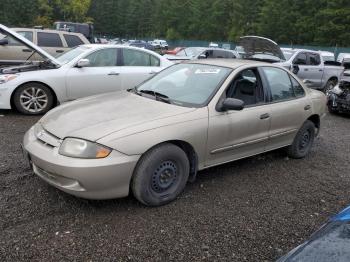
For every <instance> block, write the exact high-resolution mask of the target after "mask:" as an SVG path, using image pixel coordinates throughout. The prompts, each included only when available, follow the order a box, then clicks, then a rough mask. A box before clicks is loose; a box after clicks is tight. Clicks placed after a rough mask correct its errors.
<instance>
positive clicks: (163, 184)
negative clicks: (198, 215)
mask: <svg viewBox="0 0 350 262" xmlns="http://www.w3.org/2000/svg"><path fill="white" fill-rule="evenodd" d="M189 166H190V165H189V160H188V158H187V155H186V153H185V152H184V151H183V150H182V149H181V148H179V147H177V146H175V145H173V144H162V145H159V146H157V147H155V148H153V149H151V150H150V151H149V152H147V153H146V154H145V155H144V156H143V157H142V158H141V159H140V161H139V163H138V164H137V167H136V168H135V171H134V175H133V179H132V182H131V188H132V191H133V193H134V196H135V197H136V198H137V200H139V201H140V202H141V203H143V204H145V205H147V206H161V205H164V204H167V203H169V202H171V201H173V200H174V199H175V198H177V197H178V196H179V195H180V194H181V192H182V191H183V190H184V188H185V185H186V183H187V180H188V176H189V172H190V167H189Z"/></svg>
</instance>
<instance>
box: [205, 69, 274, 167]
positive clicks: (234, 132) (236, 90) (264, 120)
mask: <svg viewBox="0 0 350 262" xmlns="http://www.w3.org/2000/svg"><path fill="white" fill-rule="evenodd" d="M224 96H225V97H226V98H236V99H240V100H243V101H244V103H245V108H244V109H243V110H241V111H225V112H218V111H217V110H215V109H209V130H208V145H207V147H208V150H207V151H208V155H207V163H206V165H207V166H212V165H216V164H220V163H224V162H228V161H232V160H235V159H239V158H243V157H247V156H251V155H255V154H259V153H262V152H264V151H265V147H266V144H267V140H268V131H269V127H270V106H269V105H267V104H266V103H265V92H264V89H263V86H262V82H261V80H260V76H259V73H258V70H257V69H256V68H252V69H245V70H243V71H242V72H240V73H239V74H238V76H237V77H235V79H234V80H233V81H232V82H231V84H230V85H229V86H228V88H227V90H226V91H225V94H224Z"/></svg>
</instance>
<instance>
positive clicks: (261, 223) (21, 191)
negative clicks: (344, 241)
mask: <svg viewBox="0 0 350 262" xmlns="http://www.w3.org/2000/svg"><path fill="white" fill-rule="evenodd" d="M37 119H38V118H37V117H25V116H20V115H18V114H15V113H11V112H8V111H0V148H1V151H0V261H11V262H12V261H28V260H36V261H273V260H275V259H276V258H278V257H280V256H281V255H282V254H284V253H285V252H287V251H289V250H290V249H292V248H293V247H295V246H297V245H298V244H300V243H301V242H303V241H304V240H305V239H306V238H308V237H309V236H310V234H311V233H312V232H313V231H315V230H316V229H317V228H318V227H320V226H321V225H322V224H323V223H324V222H325V221H326V219H327V218H328V217H329V216H330V215H332V214H334V213H336V212H338V211H340V210H341V209H342V208H344V207H345V206H346V205H347V204H350V194H349V188H350V169H349V167H350V165H349V162H350V161H349V160H350V146H349V145H350V133H349V130H350V118H349V117H346V116H331V115H328V116H327V117H326V119H325V122H324V124H323V130H322V132H321V135H320V137H319V138H318V139H317V140H316V142H315V145H314V147H313V150H312V152H311V154H310V155H309V156H308V157H307V158H306V159H303V160H291V159H288V158H286V156H285V154H284V153H283V152H282V151H275V152H272V153H268V154H264V155H261V156H257V157H252V158H249V159H245V160H241V161H237V162H234V163H230V164H225V165H222V166H219V167H215V168H211V169H208V170H206V171H203V172H200V173H199V175H198V179H197V181H196V182H195V183H193V184H189V185H188V186H187V187H186V190H185V192H184V193H183V194H182V195H181V197H180V198H179V199H178V200H177V201H175V202H173V203H171V204H169V205H167V206H163V207H160V208H147V207H144V206H142V205H141V204H139V203H138V202H137V201H136V200H135V199H134V198H133V197H131V196H130V197H128V198H126V199H119V200H112V201H87V200H82V199H78V198H75V197H72V196H69V195H67V194H65V193H62V192H60V191H58V190H56V189H55V188H53V187H50V186H49V185H47V184H46V183H44V182H42V181H41V180H40V179H39V178H37V177H36V176H34V175H33V174H32V173H31V172H30V170H29V169H28V168H27V166H26V165H25V164H24V161H23V160H22V155H21V150H20V142H21V140H22V137H23V134H24V132H25V131H26V130H27V129H28V128H29V127H30V126H31V125H32V124H33V123H34V122H35V121H36V120H37Z"/></svg>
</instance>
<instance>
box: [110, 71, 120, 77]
mask: <svg viewBox="0 0 350 262" xmlns="http://www.w3.org/2000/svg"><path fill="white" fill-rule="evenodd" d="M108 75H109V76H119V75H120V74H119V73H117V72H110V73H109V74H108Z"/></svg>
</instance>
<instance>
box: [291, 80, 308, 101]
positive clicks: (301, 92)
mask: <svg viewBox="0 0 350 262" xmlns="http://www.w3.org/2000/svg"><path fill="white" fill-rule="evenodd" d="M290 80H291V81H292V86H293V90H294V94H295V96H296V97H303V96H304V95H305V91H304V88H303V87H302V86H301V85H300V84H299V82H298V81H297V80H295V79H294V77H292V76H291V77H290Z"/></svg>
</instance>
